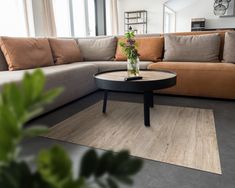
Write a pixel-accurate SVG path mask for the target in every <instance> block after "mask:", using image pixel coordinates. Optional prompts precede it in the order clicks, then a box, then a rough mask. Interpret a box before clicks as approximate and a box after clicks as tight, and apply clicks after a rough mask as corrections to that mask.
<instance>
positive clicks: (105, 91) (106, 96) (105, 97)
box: [103, 90, 108, 114]
mask: <svg viewBox="0 0 235 188" xmlns="http://www.w3.org/2000/svg"><path fill="white" fill-rule="evenodd" d="M107 100H108V91H107V90H104V101H103V113H104V114H105V113H106V106H107Z"/></svg>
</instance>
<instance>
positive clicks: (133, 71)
mask: <svg viewBox="0 0 235 188" xmlns="http://www.w3.org/2000/svg"><path fill="white" fill-rule="evenodd" d="M139 61H140V60H139V58H137V59H127V74H128V77H135V76H139V75H140V65H139Z"/></svg>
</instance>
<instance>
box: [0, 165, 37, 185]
mask: <svg viewBox="0 0 235 188" xmlns="http://www.w3.org/2000/svg"><path fill="white" fill-rule="evenodd" d="M33 176H34V175H33V174H32V173H31V171H30V169H29V167H28V165H27V164H26V163H25V162H21V163H16V162H12V163H10V164H9V166H5V167H2V168H1V170H0V187H6V188H18V187H24V188H31V187H33V181H34V179H33Z"/></svg>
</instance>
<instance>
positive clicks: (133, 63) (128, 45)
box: [119, 30, 140, 77]
mask: <svg viewBox="0 0 235 188" xmlns="http://www.w3.org/2000/svg"><path fill="white" fill-rule="evenodd" d="M134 38H135V33H134V31H132V30H130V31H128V32H127V33H126V34H125V39H126V42H120V43H119V45H120V46H121V47H122V50H123V52H124V53H125V55H126V56H127V72H128V77H136V76H139V56H140V55H139V53H138V50H137V44H136V41H135V39H134Z"/></svg>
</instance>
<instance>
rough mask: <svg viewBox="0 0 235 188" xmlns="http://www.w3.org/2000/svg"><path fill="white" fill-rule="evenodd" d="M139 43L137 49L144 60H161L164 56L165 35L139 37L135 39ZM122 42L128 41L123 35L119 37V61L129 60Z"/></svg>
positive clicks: (116, 56) (117, 54)
mask: <svg viewBox="0 0 235 188" xmlns="http://www.w3.org/2000/svg"><path fill="white" fill-rule="evenodd" d="M135 40H136V43H137V49H138V52H139V54H140V60H142V61H159V60H160V59H161V58H162V52H163V45H164V38H163V37H138V38H136V39H135ZM120 42H126V39H124V38H123V37H121V38H119V39H118V46H117V51H116V55H115V59H116V60H117V61H125V60H127V57H126V55H125V54H124V52H123V50H122V48H121V46H120V45H119V43H120Z"/></svg>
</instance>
